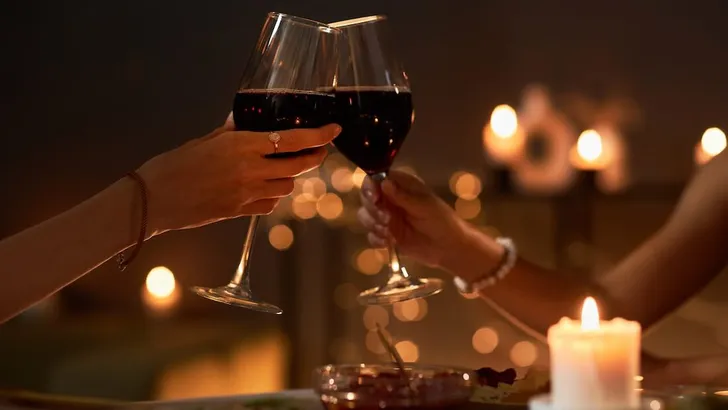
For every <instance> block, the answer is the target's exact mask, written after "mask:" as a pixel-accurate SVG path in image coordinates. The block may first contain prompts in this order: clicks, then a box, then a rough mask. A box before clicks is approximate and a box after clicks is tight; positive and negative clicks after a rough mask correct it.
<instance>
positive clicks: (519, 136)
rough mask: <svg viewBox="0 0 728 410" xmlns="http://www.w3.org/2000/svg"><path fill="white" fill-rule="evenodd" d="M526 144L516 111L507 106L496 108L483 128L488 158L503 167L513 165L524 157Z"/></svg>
mask: <svg viewBox="0 0 728 410" xmlns="http://www.w3.org/2000/svg"><path fill="white" fill-rule="evenodd" d="M525 142H526V138H525V135H524V134H523V129H521V128H520V127H519V126H518V114H517V113H516V110H514V109H513V108H512V107H511V106H509V105H506V104H502V105H499V106H497V107H495V109H493V113H492V114H491V115H490V122H489V123H488V124H486V125H485V127H484V128H483V145H484V146H485V150H486V152H487V153H488V156H489V157H490V158H491V159H492V160H493V161H495V162H497V163H499V164H501V165H508V164H511V163H513V162H514V161H516V160H518V158H519V157H520V156H521V155H523V149H524V146H525Z"/></svg>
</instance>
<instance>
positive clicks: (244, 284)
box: [230, 215, 260, 292]
mask: <svg viewBox="0 0 728 410" xmlns="http://www.w3.org/2000/svg"><path fill="white" fill-rule="evenodd" d="M259 220H260V217H259V216H258V215H253V216H252V217H251V218H250V225H248V233H247V234H246V235H245V243H244V244H243V255H242V256H241V257H240V264H239V265H238V269H237V270H236V271H235V276H234V277H233V280H232V281H231V282H230V286H240V287H241V288H242V289H243V290H245V291H246V292H250V254H251V253H252V251H253V243H254V242H255V233H256V231H257V230H258V221H259Z"/></svg>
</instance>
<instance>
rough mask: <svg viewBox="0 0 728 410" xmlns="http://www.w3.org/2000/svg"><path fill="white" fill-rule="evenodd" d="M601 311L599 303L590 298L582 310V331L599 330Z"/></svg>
mask: <svg viewBox="0 0 728 410" xmlns="http://www.w3.org/2000/svg"><path fill="white" fill-rule="evenodd" d="M599 327H600V326H599V309H598V308H597V301H596V300H594V298H593V297H591V296H589V297H588V298H586V300H585V301H584V306H582V308H581V330H584V331H590V330H599Z"/></svg>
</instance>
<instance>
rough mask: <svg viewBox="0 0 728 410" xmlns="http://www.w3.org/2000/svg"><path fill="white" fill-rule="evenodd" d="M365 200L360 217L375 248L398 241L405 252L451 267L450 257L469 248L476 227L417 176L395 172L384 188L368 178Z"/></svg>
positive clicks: (364, 191)
mask: <svg viewBox="0 0 728 410" xmlns="http://www.w3.org/2000/svg"><path fill="white" fill-rule="evenodd" d="M361 201H362V207H361V208H360V209H359V213H358V218H359V221H360V222H361V223H362V224H363V225H364V227H365V228H367V229H368V230H369V234H368V238H369V242H370V243H371V244H372V245H373V246H375V247H385V246H386V245H387V241H390V240H394V241H396V242H397V245H398V246H399V249H400V250H401V251H402V253H403V254H405V255H408V256H411V257H413V258H415V259H417V260H418V261H420V262H422V263H425V264H427V265H430V266H439V267H442V268H444V269H447V270H452V266H451V265H452V264H451V263H450V258H449V256H456V257H457V255H460V256H462V252H463V251H464V250H465V249H466V248H467V242H469V230H471V229H473V228H472V227H471V226H470V225H469V224H467V223H466V222H465V221H463V220H462V219H460V218H459V217H458V216H457V215H456V214H455V212H454V211H453V210H452V208H450V206H448V205H447V204H446V203H445V202H444V201H443V200H442V199H440V198H439V197H437V196H436V195H435V194H434V193H433V192H432V191H431V190H430V189H429V188H428V187H427V186H426V185H425V183H424V182H423V181H422V180H420V179H419V178H417V177H416V176H413V175H410V174H407V173H404V172H397V171H392V172H391V173H390V175H389V178H388V179H387V180H385V181H384V182H383V183H382V185H381V189H380V187H378V186H377V185H376V184H375V183H374V181H372V180H371V179H370V178H368V177H367V178H366V179H365V181H364V183H363V184H362V189H361Z"/></svg>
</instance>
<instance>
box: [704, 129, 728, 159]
mask: <svg viewBox="0 0 728 410" xmlns="http://www.w3.org/2000/svg"><path fill="white" fill-rule="evenodd" d="M726 143H727V142H726V136H725V133H724V132H723V131H722V130H721V129H720V128H716V127H712V128H708V129H707V130H705V132H704V133H703V137H702V138H701V139H700V147H701V148H702V150H703V152H705V153H706V154H707V155H708V156H710V157H714V156H716V155H718V154H720V153H721V152H723V150H724V149H725V147H726Z"/></svg>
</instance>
